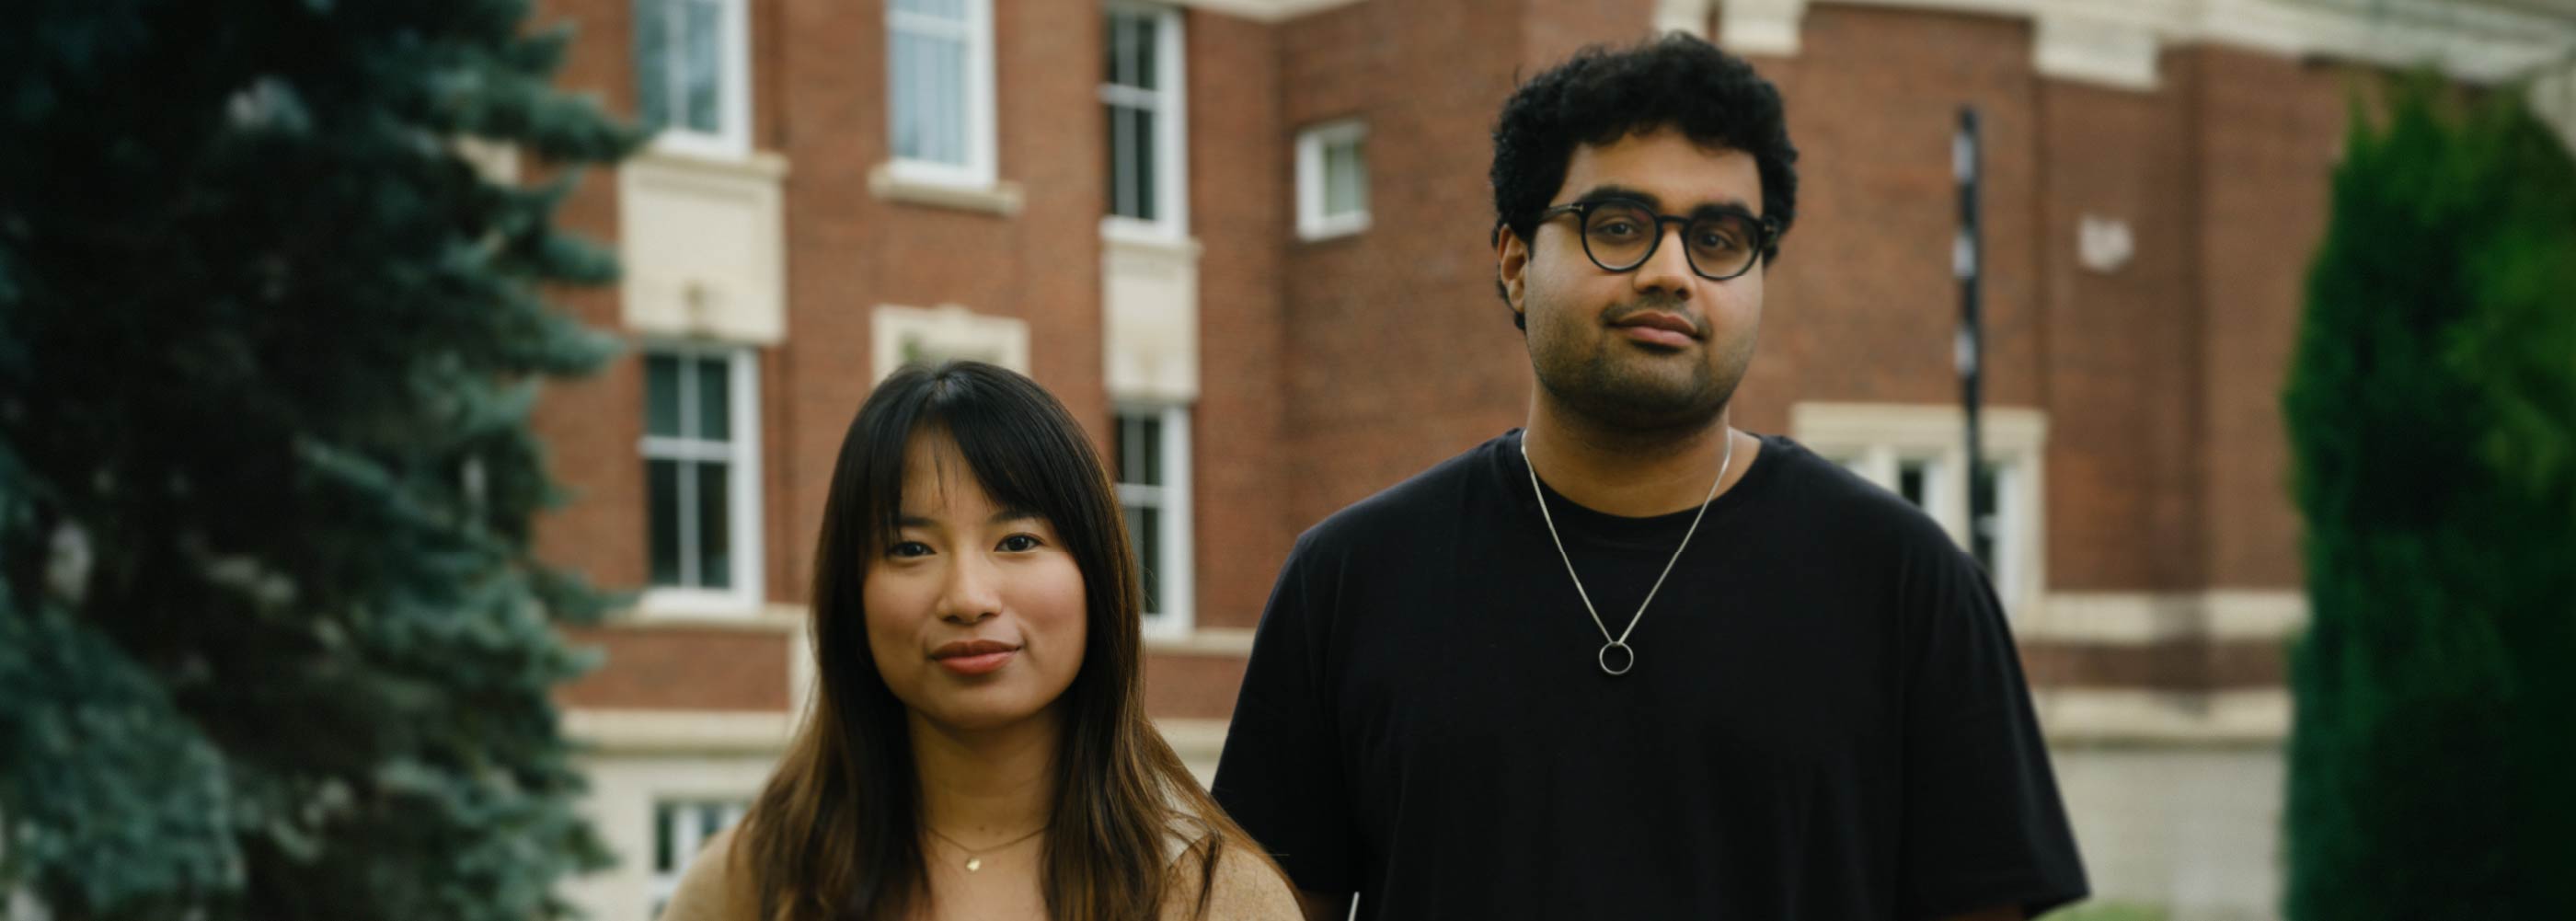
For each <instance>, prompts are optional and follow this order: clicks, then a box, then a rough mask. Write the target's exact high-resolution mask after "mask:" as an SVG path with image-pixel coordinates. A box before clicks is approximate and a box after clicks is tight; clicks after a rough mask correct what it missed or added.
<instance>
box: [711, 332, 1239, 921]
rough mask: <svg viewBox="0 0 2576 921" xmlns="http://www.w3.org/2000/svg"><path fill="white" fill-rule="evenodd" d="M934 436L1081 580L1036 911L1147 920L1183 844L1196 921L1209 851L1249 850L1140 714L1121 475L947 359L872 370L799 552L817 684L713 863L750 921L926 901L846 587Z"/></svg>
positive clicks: (907, 795) (916, 835) (906, 783)
mask: <svg viewBox="0 0 2576 921" xmlns="http://www.w3.org/2000/svg"><path fill="white" fill-rule="evenodd" d="M933 432H935V433H942V434H945V435H947V436H949V437H950V438H953V439H955V441H956V443H957V448H958V451H959V453H961V454H963V455H965V458H966V462H967V464H968V465H969V466H970V467H972V468H973V470H974V472H975V478H976V480H977V481H978V482H979V483H981V484H982V485H983V487H984V491H985V492H986V494H988V495H990V496H991V497H992V499H993V501H994V503H995V504H996V505H999V506H1002V507H1007V508H1024V509H1030V510H1033V511H1036V512H1038V513H1039V514H1041V515H1043V516H1045V518H1046V520H1047V522H1048V523H1049V524H1051V525H1053V526H1054V529H1055V533H1056V536H1057V537H1058V538H1059V539H1060V540H1062V541H1063V542H1064V545H1065V547H1066V549H1067V550H1068V551H1069V552H1071V554H1072V555H1073V559H1074V563H1075V565H1077V566H1079V567H1080V568H1081V571H1082V583H1083V592H1084V595H1085V598H1084V601H1085V602H1086V603H1087V605H1086V606H1087V612H1086V613H1085V615H1084V623H1085V632H1084V636H1085V639H1084V642H1083V650H1082V665H1081V668H1080V670H1079V671H1077V672H1076V673H1075V675H1074V679H1073V684H1072V685H1071V686H1070V687H1067V688H1066V689H1065V692H1064V697H1063V698H1062V700H1063V702H1064V703H1065V704H1066V706H1065V710H1064V716H1065V719H1064V731H1063V735H1062V741H1061V742H1060V743H1059V748H1058V750H1057V754H1056V763H1055V790H1056V795H1055V804H1054V808H1053V812H1052V814H1051V815H1050V817H1049V822H1048V825H1047V829H1046V833H1045V838H1044V840H1045V842H1046V855H1045V858H1044V859H1045V866H1044V869H1043V876H1042V881H1041V887H1042V888H1043V890H1044V892H1045V894H1046V904H1047V913H1048V914H1049V915H1051V916H1053V917H1055V918H1058V919H1062V921H1133V919H1148V918H1154V917H1156V916H1157V914H1158V912H1160V911H1161V909H1162V906H1163V903H1164V897H1165V895H1166V894H1167V890H1168V889H1170V888H1171V886H1170V883H1171V882H1172V877H1173V874H1172V872H1171V869H1172V868H1171V866H1170V864H1169V863H1167V861H1166V860H1165V859H1164V856H1165V854H1166V853H1167V852H1166V850H1165V842H1166V841H1167V840H1168V838H1169V836H1171V835H1173V834H1175V833H1181V834H1185V835H1186V837H1188V838H1189V839H1191V840H1192V844H1191V847H1192V848H1193V849H1194V850H1195V852H1196V854H1197V856H1198V858H1199V860H1198V862H1197V863H1198V866H1197V869H1198V873H1197V874H1196V875H1197V877H1198V878H1197V880H1196V882H1197V884H1198V885H1197V886H1196V887H1195V888H1196V890H1197V892H1196V893H1195V894H1194V896H1195V900H1196V902H1197V911H1198V913H1199V914H1201V915H1204V914H1205V912H1206V910H1207V905H1208V902H1207V899H1208V886H1209V883H1210V881H1211V880H1212V879H1213V878H1214V873H1215V869H1216V866H1217V861H1218V858H1219V856H1220V854H1221V851H1222V849H1223V848H1224V847H1225V846H1226V845H1227V844H1229V843H1232V844H1235V845H1236V846H1244V845H1247V844H1248V843H1249V841H1250V839H1249V838H1247V837H1245V836H1244V834H1243V832H1242V830H1241V829H1239V828H1236V827H1235V825H1234V823H1233V822H1231V821H1228V820H1227V819H1226V818H1225V814H1224V812H1223V811H1222V810H1220V809H1218V808H1217V806H1216V804H1215V803H1214V802H1213V801H1211V800H1210V799H1209V798H1208V796H1207V794H1206V793H1205V792H1204V791H1202V790H1201V789H1200V788H1199V786H1198V784H1197V782H1196V781H1194V780H1193V779H1191V777H1190V776H1189V772H1188V769H1187V768H1185V767H1184V766H1183V765H1182V763H1181V759H1180V757H1179V756H1178V755H1176V754H1174V753H1173V752H1172V749H1171V746H1169V745H1167V744H1165V743H1164V742H1163V739H1162V736H1161V735H1160V734H1159V733H1157V732H1156V731H1155V730H1154V727H1153V724H1151V723H1150V722H1148V721H1147V720H1146V718H1145V709H1144V703H1143V691H1142V688H1143V676H1142V669H1141V668H1140V667H1139V666H1140V657H1141V654H1142V653H1141V650H1140V648H1139V647H1140V646H1141V645H1142V641H1141V639H1140V638H1139V628H1140V624H1141V621H1140V620H1139V611H1140V607H1139V599H1140V598H1141V594H1140V592H1141V590H1140V588H1139V586H1138V579H1137V572H1136V560H1135V556H1134V554H1133V552H1132V551H1131V550H1130V549H1129V547H1128V543H1127V534H1126V529H1125V524H1124V523H1125V518H1124V516H1123V514H1122V513H1121V510H1120V508H1119V506H1118V501H1117V492H1116V489H1117V486H1116V483H1115V482H1113V481H1112V480H1111V479H1110V474H1109V471H1108V469H1107V468H1106V467H1105V466H1104V465H1103V464H1102V463H1101V461H1100V456H1099V454H1098V453H1097V452H1095V451H1094V450H1092V446H1091V442H1090V440H1089V439H1087V438H1085V437H1084V436H1083V431H1082V427H1081V426H1080V425H1078V424H1076V423H1075V422H1074V420H1073V416H1072V414H1070V413H1068V412H1066V411H1065V408H1064V405H1063V404H1061V403H1058V402H1056V399H1055V398H1054V397H1053V396H1050V395H1048V394H1047V392H1046V391H1045V390H1043V389H1041V388H1039V387H1038V385H1037V384H1036V383H1035V382H1033V381H1030V380H1029V379H1028V378H1025V377H1022V376H1020V375H1018V374H1016V373H1013V372H1010V371H1007V370H1003V369H1001V368H997V367H994V366H992V365H987V364H982V363H979V362H954V363H950V364H945V365H941V366H939V367H937V368H931V369H923V368H917V367H916V368H906V369H904V370H902V371H898V372H896V373H895V374H894V376H892V377H889V378H887V379H886V381H885V383H883V384H879V385H878V386H877V389H876V392H875V393H873V394H870V395H869V396H868V400H867V403H866V404H865V405H863V406H861V407H860V408H859V414H858V417H857V418H856V419H854V420H852V421H851V422H850V429H849V433H848V434H847V435H846V436H844V437H843V438H842V440H841V456H840V460H839V462H838V463H837V464H836V465H835V466H834V468H833V470H832V488H831V493H830V496H829V498H827V499H826V500H825V503H824V508H823V526H822V534H821V535H820V537H819V538H818V539H817V540H816V542H815V550H814V596H813V640H814V643H813V646H814V659H815V665H816V669H815V671H816V675H817V680H818V682H819V685H818V687H817V688H816V693H815V694H814V696H813V701H812V704H811V709H810V710H809V712H808V713H807V714H806V719H805V723H804V727H803V729H802V730H800V731H799V732H798V734H797V737H796V740H795V741H794V742H793V743H792V744H791V745H790V747H789V749H788V752H787V756H786V758H785V759H784V760H782V761H781V762H780V764H779V767H778V772H777V773H776V774H775V775H773V776H772V777H771V778H770V780H769V784H768V786H767V787H766V788H765V789H763V790H762V791H761V794H760V797H759V799H758V800H756V801H754V803H753V804H752V807H751V811H750V813H749V814H748V815H747V816H746V817H745V818H744V821H743V828H742V831H741V832H740V833H739V834H738V836H737V837H736V839H735V842H734V849H733V853H732V854H730V855H727V856H729V857H730V858H731V859H732V860H734V861H735V870H736V872H738V873H749V874H750V876H751V878H752V879H753V880H754V881H755V883H756V885H755V886H754V887H752V888H754V889H756V891H757V892H758V893H759V905H760V915H759V918H760V921H888V919H896V918H901V917H903V916H904V915H905V914H906V912H907V910H908V909H909V908H910V907H911V906H912V905H913V903H914V900H915V899H918V898H922V897H925V896H926V895H927V893H928V891H929V889H928V887H929V873H928V868H927V864H926V863H925V861H924V856H923V854H922V845H921V803H920V783H919V779H918V777H917V775H916V773H915V771H914V766H913V756H912V741H911V735H910V731H909V727H908V722H907V716H906V713H905V709H904V704H903V702H902V701H900V700H897V699H896V698H895V696H894V693H893V691H891V690H889V689H888V688H887V687H886V684H885V679H884V678H883V677H882V676H881V675H879V674H878V672H877V665H876V659H875V657H874V656H873V655H872V654H871V653H870V652H869V648H868V640H867V613H866V611H865V610H864V609H863V607H862V597H861V593H860V586H861V583H862V582H864V581H865V579H866V576H867V570H868V561H870V560H872V559H875V557H876V555H877V553H878V552H879V551H880V550H881V549H882V548H883V547H885V546H886V544H887V542H888V541H890V540H892V539H893V537H894V534H895V532H896V524H895V522H896V518H897V514H898V512H899V510H900V508H901V505H902V501H903V479H904V469H903V465H904V456H905V448H906V447H907V445H908V444H909V443H910V441H911V440H912V438H913V437H914V436H915V435H919V434H923V433H933ZM1245 850H1246V851H1247V853H1248V854H1249V855H1251V856H1252V857H1253V859H1260V860H1263V861H1264V862H1267V858H1266V856H1264V855H1261V853H1260V850H1259V849H1258V848H1253V847H1245Z"/></svg>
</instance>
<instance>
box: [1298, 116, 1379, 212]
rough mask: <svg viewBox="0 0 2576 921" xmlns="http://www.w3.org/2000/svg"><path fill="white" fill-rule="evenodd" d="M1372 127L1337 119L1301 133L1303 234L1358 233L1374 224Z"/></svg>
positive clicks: (1299, 188)
mask: <svg viewBox="0 0 2576 921" xmlns="http://www.w3.org/2000/svg"><path fill="white" fill-rule="evenodd" d="M1367 145H1368V126H1366V125H1364V124H1362V123H1360V122H1356V121H1350V122H1336V123H1334V124H1330V125H1323V126H1319V127H1315V128H1309V129H1306V130H1305V131H1302V132H1299V133H1298V135H1297V235H1298V236H1300V237H1303V238H1305V239H1309V240H1317V239H1322V238H1325V237H1336V236H1341V235H1344V234H1351V233H1358V232H1360V231H1363V230H1367V229H1368V224H1369V176H1368V146H1367Z"/></svg>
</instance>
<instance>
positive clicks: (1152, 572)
mask: <svg viewBox="0 0 2576 921" xmlns="http://www.w3.org/2000/svg"><path fill="white" fill-rule="evenodd" d="M1127 533H1128V534H1129V535H1130V536H1131V537H1132V539H1133V540H1135V542H1136V565H1137V566H1138V568H1139V569H1141V570H1142V572H1141V573H1140V574H1139V575H1140V578H1139V579H1138V584H1139V585H1141V586H1142V587H1143V588H1144V590H1145V611H1146V613H1149V614H1150V613H1154V612H1157V611H1161V610H1162V609H1163V603H1162V598H1163V572H1162V570H1163V511H1162V510H1161V509H1153V508H1141V507H1137V506H1128V508H1127Z"/></svg>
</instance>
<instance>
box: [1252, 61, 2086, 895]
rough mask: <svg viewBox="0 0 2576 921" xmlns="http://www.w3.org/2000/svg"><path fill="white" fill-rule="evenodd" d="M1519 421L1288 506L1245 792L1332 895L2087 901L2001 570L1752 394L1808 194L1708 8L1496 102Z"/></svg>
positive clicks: (1276, 838)
mask: <svg viewBox="0 0 2576 921" xmlns="http://www.w3.org/2000/svg"><path fill="white" fill-rule="evenodd" d="M1494 148H1495V149H1494V164H1493V172H1492V178H1493V185H1494V203H1495V208H1496V210H1497V212H1498V215H1499V226H1498V227H1497V228H1496V229H1495V254H1496V257H1497V261H1498V272H1499V286H1500V288H1501V291H1502V295H1503V299H1504V301H1505V302H1506V303H1507V304H1508V305H1509V306H1510V307H1511V310H1512V312H1513V315H1514V319H1515V321H1516V322H1518V323H1519V324H1521V328H1522V329H1523V330H1524V338H1525V340H1526V342H1527V344H1528V349H1529V355H1530V364H1531V367H1532V369H1533V370H1534V371H1535V373H1536V378H1537V387H1536V389H1535V390H1534V392H1533V393H1532V395H1531V401H1530V412H1529V420H1528V425H1527V428H1526V429H1524V430H1521V431H1516V432H1510V433H1506V434H1504V435H1502V436H1501V437H1499V438H1496V439H1494V440H1492V441H1488V442H1486V443H1485V444H1483V445H1480V446H1478V447H1476V448H1474V449H1473V450H1470V451H1468V452H1467V453H1465V454H1462V455H1459V456H1458V457H1455V458H1452V459H1451V460H1449V461H1447V462H1444V463H1442V464H1440V465H1439V466H1437V467H1434V468H1432V469H1430V470H1429V471H1426V472H1424V473H1422V474H1421V475H1419V476H1416V477H1414V478H1413V479H1411V480H1408V481H1406V482H1404V483H1402V484H1400V485H1398V486H1396V487H1394V488H1393V489H1390V490H1388V491H1386V492H1384V493H1381V494H1379V495H1377V496H1375V497H1372V498H1370V499H1368V500H1366V501H1363V502H1361V503H1359V504H1357V505H1354V506H1351V507H1350V508H1347V509H1344V510H1343V511H1341V512H1340V513H1338V514H1335V515H1334V516H1332V517H1331V518H1330V519H1328V520H1326V521H1325V522H1324V523H1322V524H1320V525H1317V526H1316V527H1315V528H1314V529H1313V530H1311V531H1309V532H1307V533H1306V534H1305V535H1304V536H1303V537H1302V538H1300V539H1299V541H1298V543H1297V546H1296V549H1295V551H1294V552H1293V553H1292V554H1291V556H1290V558H1289V560H1288V563H1287V566H1286V568H1285V569H1284V570H1283V571H1282V572H1281V574H1280V577H1279V583H1278V586H1277V588H1276V589H1275V590H1274V591H1273V593H1272V595H1271V598H1270V604H1269V608H1268V610H1267V611H1266V613H1265V614H1264V616H1263V618H1262V622H1261V627H1260V630H1259V632H1258V634H1257V635H1256V638H1255V643H1254V646H1253V653H1252V661H1251V664H1250V666H1249V668H1248V670H1247V672H1246V674H1245V676H1244V683H1243V691H1242V696H1241V698H1240V699H1239V701H1238V702H1237V703H1236V705H1235V713H1234V726H1233V730H1232V732H1231V733H1230V734H1229V737H1228V738H1227V740H1226V746H1225V753H1224V756H1223V760H1222V762H1221V763H1220V766H1219V768H1218V771H1217V779H1216V791H1215V792H1216V796H1217V799H1218V800H1219V801H1220V802H1221V803H1223V804H1224V805H1225V807H1226V808H1227V809H1228V810H1229V811H1231V812H1232V813H1233V815H1234V817H1235V818H1236V819H1237V820H1239V821H1241V822H1242V823H1243V826H1244V828H1245V829H1247V830H1249V831H1250V832H1251V833H1252V834H1253V836H1254V837H1256V838H1258V839H1260V840H1261V842H1262V843H1263V844H1264V845H1265V846H1266V847H1268V848H1269V849H1270V850H1271V851H1272V852H1273V853H1274V854H1275V855H1276V856H1277V858H1278V860H1279V862H1280V864H1281V865H1282V866H1284V867H1285V868H1286V869H1287V870H1288V872H1289V875H1290V876H1291V877H1292V878H1293V880H1294V881H1295V883H1296V885H1297V886H1298V888H1299V889H1300V890H1303V892H1302V895H1303V897H1304V899H1305V902H1306V910H1307V913H1308V915H1309V917H1311V918H1318V919H1321V918H1334V919H1339V918H1341V917H1342V916H1343V915H1344V914H1345V913H1347V912H1348V911H1349V910H1350V909H1349V905H1350V900H1351V898H1352V897H1353V896H1354V894H1356V895H1357V896H1358V912H1359V914H1360V916H1361V917H1365V918H1386V919H1407V921H1415V919H1442V918H1459V919H1486V918H1619V919H1627V918H1645V919H1663V918H1691V919H1730V918H1731V919H1749V921H1779V919H1843V918H1849V919H1892V918H1904V919H1913V918H1934V919H1938V918H1974V919H1987V918H2020V917H2024V916H2025V915H2029V914H2036V913H2038V912H2040V911H2044V910H2046V909H2048V908H2050V907H2053V906H2056V905H2060V904H2063V903H2065V902H2068V901H2072V900H2074V899H2077V898H2080V897H2082V896H2083V894H2084V892H2085V882H2084V875H2083V870H2082V868H2081V866H2080V864H2079V862H2078V859H2077V857H2076V853H2075V848H2074V843H2073V841H2072V836H2071V835H2070V834H2069V832H2068V830H2067V824H2066V818H2065V813H2064V809H2063V807H2062V805H2061V804H2060V802H2059V799H2058V794H2057V790H2056V783H2055V780H2054V779H2053V777H2052V775H2051V772H2050V769H2049V764H2048V758H2047V752H2046V750H2045V748H2044V747H2043V746H2042V743H2041V739H2040V736H2039V733H2038V731H2037V728H2036V724H2035V721H2034V719H2033V717H2032V713H2031V707H2030V701H2029V693H2028V690H2027V688H2026V687H2025V685H2024V683H2023V681H2022V677H2021V672H2020V668H2019V665H2018V662H2017V659H2016V657H2015V654H2014V651H2013V645H2012V639H2011V637H2010V635H2009V634H2008V633H2007V631H2006V629H2005V626H2004V622H2003V617H2002V614H2001V612H2000V610H1999V608H1998V606H1997V604H1996V601H1995V598H1994V594H1993V591H1992V590H1991V589H1990V588H1989V587H1988V585H1987V583H1986V580H1985V578H1984V576H1983V575H1982V574H1981V573H1980V572H1979V571H1978V570H1977V568H1976V566H1975V564H1974V563H1972V562H1971V561H1969V560H1968V559H1967V558H1966V557H1965V556H1963V555H1962V554H1961V553H1960V552H1959V550H1958V549H1957V547H1956V546H1954V545H1953V544H1952V543H1951V542H1950V540H1949V538H1948V537H1947V536H1946V535H1945V534H1944V533H1943V532H1942V531H1941V529H1940V528H1939V527H1938V526H1936V525H1934V524H1933V523H1932V522H1931V521H1929V520H1928V519H1926V518H1925V517H1924V516H1923V515H1922V514H1920V513H1919V512H1917V511H1916V510H1915V509H1914V508H1913V507H1912V506H1909V505H1907V504H1906V503H1905V502H1904V501H1903V500H1901V499H1899V498H1897V497H1895V496H1893V495H1890V494H1888V493H1887V492H1886V491H1884V490H1881V489H1878V488H1876V487H1874V486H1871V485H1869V484H1868V483H1866V482H1864V481H1862V480H1860V479H1858V478H1856V477H1854V476H1852V475H1851V474H1849V473H1847V472H1845V471H1844V470H1843V469H1842V468H1841V467H1839V466H1837V465H1835V464H1832V463H1830V462H1827V461H1825V460H1822V459H1820V458H1818V457H1817V456H1815V455H1814V454H1811V453H1809V452H1807V451H1806V450H1805V449H1804V448H1801V447H1799V446H1798V445H1797V444H1795V443H1793V442H1790V441H1789V440H1787V439H1784V438H1778V437H1770V436H1755V435H1751V434H1747V433H1744V432H1739V431H1736V430H1735V429H1733V428H1731V427H1729V425H1728V424H1727V404H1728V400H1729V398H1730V397H1731V396H1732V395H1733V393H1734V390H1735V387H1736V384H1737V383H1738V382H1739V381H1741V380H1742V379H1743V377H1744V371H1745V368H1746V366H1747V364H1748V363H1749V362H1750V361H1751V360H1752V356H1753V343H1754V338H1755V335H1754V334H1755V330H1756V328H1757V327H1758V326H1759V324H1760V320H1761V313H1762V293H1763V280H1764V273H1765V271H1766V269H1767V267H1768V263H1769V262H1770V261H1771V260H1772V259H1774V258H1776V257H1777V254H1778V246H1779V242H1780V237H1781V235H1782V233H1783V232H1785V231H1786V230H1787V229H1788V227H1789V224H1790V221H1791V218H1792V216H1793V213H1794V210H1793V209H1794V204H1795V198H1796V173H1795V171H1794V168H1793V164H1794V161H1795V159H1796V156H1797V154H1796V151H1795V150H1794V149H1793V148H1792V147H1791V146H1790V144H1789V139H1788V132H1787V129H1786V127H1785V125H1784V121H1783V114H1782V111H1781V103H1780V98H1779V94H1778V92H1777V91H1776V90H1775V89H1774V88H1773V87H1772V86H1771V84H1770V83H1768V82H1767V81H1765V80H1763V79H1762V78H1761V77H1760V76H1758V75H1756V74H1755V73H1754V72H1753V71H1752V69H1751V68H1750V67H1748V66H1747V65H1745V64H1744V63H1743V62H1742V61H1740V60H1737V59H1735V58H1732V57H1729V56H1727V55H1726V54H1724V53H1723V52H1720V51H1719V50H1717V49H1716V48H1714V47H1711V46H1709V45H1708V44H1707V43H1705V42H1701V41H1698V40H1696V39H1690V38H1687V37H1682V36H1673V37H1667V38H1665V39H1662V40H1660V41H1656V42H1652V43H1649V44H1645V45H1641V46H1638V47H1636V48H1632V49H1627V50H1623V51H1616V52H1609V51H1599V50H1595V51H1591V52H1586V53H1585V54H1583V55H1580V56H1578V57H1576V58H1575V59H1573V60H1571V61H1569V62H1567V63H1565V64H1563V65H1561V66H1559V67H1557V68H1556V69H1554V70H1551V71H1549V72H1547V73H1544V74H1541V75H1540V76H1538V77H1537V78H1535V79H1533V80H1531V81H1530V82H1529V83H1528V84H1526V85H1524V86H1522V87H1521V88H1520V89H1519V90H1518V91H1516V92H1515V93H1514V94H1513V95H1512V97H1511V99H1510V101H1509V102H1508V103H1507V104H1506V105H1505V106H1504V109H1503V114H1502V118H1501V120H1500V123H1499V127H1497V129H1496V130H1495V133H1494Z"/></svg>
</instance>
